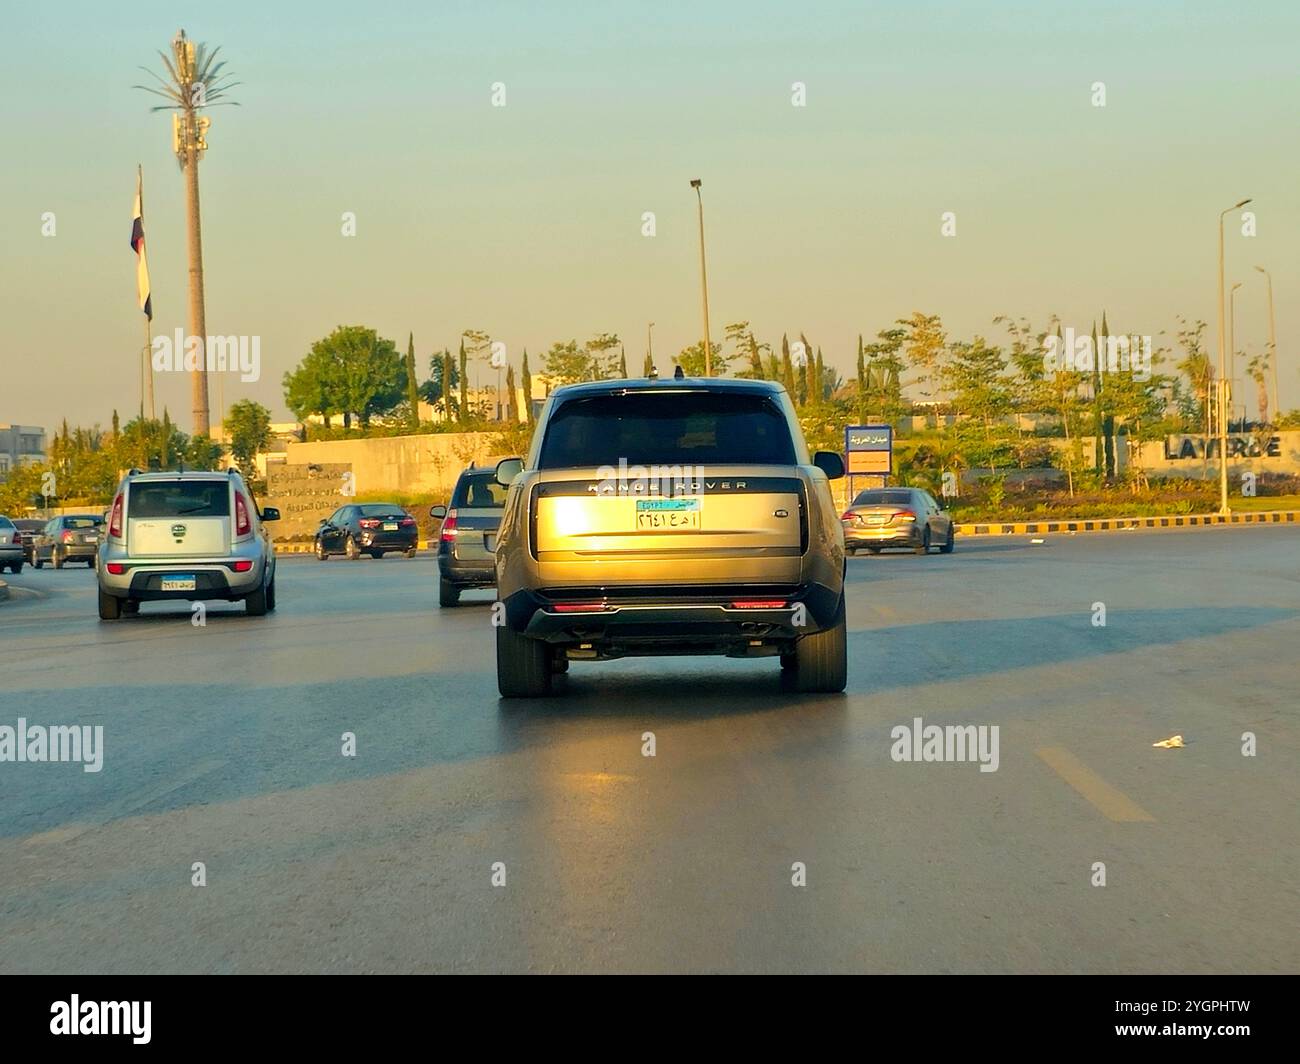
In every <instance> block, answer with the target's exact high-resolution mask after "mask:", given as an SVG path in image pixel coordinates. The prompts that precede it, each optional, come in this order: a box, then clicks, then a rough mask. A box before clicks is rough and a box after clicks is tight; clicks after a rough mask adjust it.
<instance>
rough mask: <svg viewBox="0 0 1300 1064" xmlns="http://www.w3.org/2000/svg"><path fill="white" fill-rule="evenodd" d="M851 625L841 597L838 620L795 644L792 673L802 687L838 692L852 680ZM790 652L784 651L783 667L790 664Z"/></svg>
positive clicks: (797, 685) (825, 691) (803, 689)
mask: <svg viewBox="0 0 1300 1064" xmlns="http://www.w3.org/2000/svg"><path fill="white" fill-rule="evenodd" d="M846 629H847V626H846V624H845V618H844V599H843V597H841V598H840V605H839V609H838V610H836V612H835V623H834V624H832V625H831V626H830V627H829V628H827V629H826V630H825V631H824V632H815V633H813V634H812V635H806V636H804V637H802V638H801V639H800V640H799V641H798V642H797V643H795V645H794V653H793V654H791V655H789V657H791V658H793V659H794V660H793V662H792V665H793V668H792V669H791V673H792V675H793V679H794V685H795V688H796V689H797V690H799V691H807V692H816V693H820V694H837V693H838V692H840V691H843V690H844V687H845V685H846V684H847V683H848V682H849V657H848V640H847V630H846ZM786 658H787V655H785V654H782V655H781V667H782V668H786V667H787V666H786Z"/></svg>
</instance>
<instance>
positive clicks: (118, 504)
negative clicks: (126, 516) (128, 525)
mask: <svg viewBox="0 0 1300 1064" xmlns="http://www.w3.org/2000/svg"><path fill="white" fill-rule="evenodd" d="M108 534H109V535H110V536H112V537H113V538H114V539H121V538H122V493H121V492H120V491H119V492H118V493H117V498H116V499H114V500H113V515H112V516H111V517H110V518H109V519H108Z"/></svg>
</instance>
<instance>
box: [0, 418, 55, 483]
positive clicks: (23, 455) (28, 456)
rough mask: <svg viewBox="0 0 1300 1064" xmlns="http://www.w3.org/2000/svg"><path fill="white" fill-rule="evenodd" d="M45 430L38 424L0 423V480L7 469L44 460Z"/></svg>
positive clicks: (35, 463) (6, 472)
mask: <svg viewBox="0 0 1300 1064" xmlns="http://www.w3.org/2000/svg"><path fill="white" fill-rule="evenodd" d="M45 447H46V444H45V430H44V429H43V428H41V427H40V426H38V425H0V480H2V479H4V478H5V477H7V476H8V475H9V470H11V469H17V468H18V467H19V466H24V465H37V464H39V463H41V462H44V461H45Z"/></svg>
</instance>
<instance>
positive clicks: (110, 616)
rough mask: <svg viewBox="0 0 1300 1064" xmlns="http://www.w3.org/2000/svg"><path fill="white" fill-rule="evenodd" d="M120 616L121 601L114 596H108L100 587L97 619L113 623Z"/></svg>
mask: <svg viewBox="0 0 1300 1064" xmlns="http://www.w3.org/2000/svg"><path fill="white" fill-rule="evenodd" d="M121 616H122V600H121V599H120V598H118V597H117V596H116V595H110V594H108V593H107V592H105V590H104V589H103V588H102V587H101V588H100V589H99V619H100V620H101V621H115V620H117V619H118V618H119V617H121Z"/></svg>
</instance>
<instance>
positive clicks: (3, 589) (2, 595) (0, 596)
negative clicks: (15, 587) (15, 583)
mask: <svg viewBox="0 0 1300 1064" xmlns="http://www.w3.org/2000/svg"><path fill="white" fill-rule="evenodd" d="M8 601H9V585H8V584H6V583H5V582H4V581H3V580H0V602H8Z"/></svg>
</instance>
